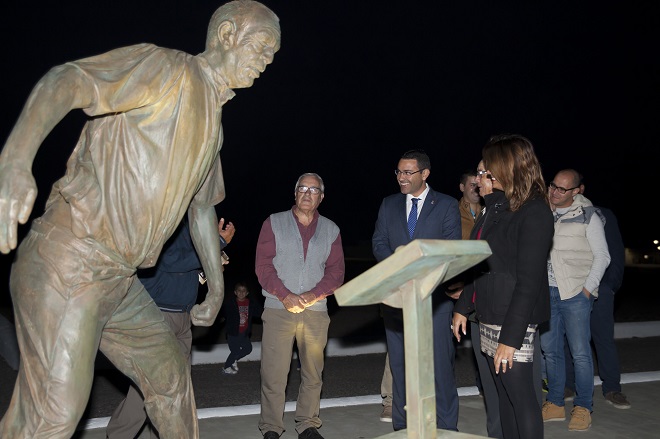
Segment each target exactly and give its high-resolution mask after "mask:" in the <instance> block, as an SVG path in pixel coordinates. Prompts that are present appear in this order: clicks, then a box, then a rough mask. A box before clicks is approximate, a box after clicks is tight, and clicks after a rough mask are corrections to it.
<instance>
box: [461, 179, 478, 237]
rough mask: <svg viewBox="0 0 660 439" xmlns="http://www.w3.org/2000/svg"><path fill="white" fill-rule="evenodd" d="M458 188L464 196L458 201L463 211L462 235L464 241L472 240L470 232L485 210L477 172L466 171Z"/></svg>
mask: <svg viewBox="0 0 660 439" xmlns="http://www.w3.org/2000/svg"><path fill="white" fill-rule="evenodd" d="M458 188H459V189H460V191H461V193H462V194H463V196H461V198H460V200H458V208H459V209H460V211H461V235H462V239H470V232H472V229H473V228H474V224H475V223H476V222H477V219H478V218H479V217H480V216H481V211H482V210H483V204H482V200H481V194H480V193H479V187H478V186H477V172H476V171H474V170H468V171H465V172H464V173H463V174H462V175H461V180H460V183H459V185H458Z"/></svg>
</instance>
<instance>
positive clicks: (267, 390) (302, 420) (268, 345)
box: [255, 173, 344, 439]
mask: <svg viewBox="0 0 660 439" xmlns="http://www.w3.org/2000/svg"><path fill="white" fill-rule="evenodd" d="M293 196H294V198H295V205H294V206H293V208H292V209H289V210H285V211H284V212H279V213H274V214H272V215H271V216H269V217H268V218H267V219H266V220H265V221H264V223H263V226H262V227H261V233H260V234H259V240H258V242H257V255H256V264H255V268H256V273H257V278H258V279H259V283H260V284H261V286H262V288H263V289H262V294H263V295H264V297H265V298H266V301H265V303H264V312H263V314H262V316H261V320H262V321H263V325H264V330H263V337H262V339H261V418H260V420H259V430H261V433H262V434H263V435H264V439H277V438H279V437H280V436H281V435H282V433H284V431H285V428H284V422H283V417H284V404H285V401H286V385H287V376H288V375H289V370H290V368H291V356H292V354H293V344H294V341H295V343H296V345H297V347H298V356H299V358H300V366H301V372H300V379H301V383H300V390H299V393H298V401H297V403H296V415H295V422H296V431H297V432H298V439H323V436H321V434H320V433H319V432H318V428H320V427H321V424H322V422H321V418H320V417H319V411H320V410H319V408H320V403H321V388H322V385H323V377H322V374H323V365H324V354H323V351H324V350H325V345H326V344H327V342H328V327H329V326H330V317H329V315H328V307H327V303H326V301H327V299H326V297H328V296H329V295H331V294H332V293H333V292H334V291H335V290H336V289H337V288H338V287H339V286H341V284H342V283H343V282H344V252H343V249H342V244H341V235H340V233H339V227H337V225H336V224H335V223H334V222H332V221H331V220H329V219H328V218H326V217H324V216H322V215H320V214H319V213H318V210H317V209H318V207H319V205H320V204H321V201H323V198H324V197H325V186H324V185H323V179H321V177H320V176H319V175H318V174H314V173H306V174H303V175H301V176H300V177H299V178H298V181H297V182H296V185H295V189H294V192H293Z"/></svg>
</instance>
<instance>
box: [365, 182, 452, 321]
mask: <svg viewBox="0 0 660 439" xmlns="http://www.w3.org/2000/svg"><path fill="white" fill-rule="evenodd" d="M412 239H461V214H460V211H459V209H458V200H456V199H455V198H454V197H450V196H449V195H445V194H442V193H440V192H436V191H434V190H433V189H431V187H429V193H428V195H427V196H426V199H425V200H424V205H423V206H422V210H421V212H420V213H419V217H418V220H417V225H416V226H415V233H414V234H413V237H412ZM412 239H410V237H409V236H408V217H407V216H406V195H405V194H402V193H398V194H394V195H390V196H388V197H385V198H384V199H383V202H382V203H381V205H380V209H379V211H378V219H377V220H376V229H375V231H374V235H373V238H372V250H373V253H374V256H375V258H376V261H378V262H380V261H382V260H383V259H385V258H387V257H388V256H390V255H391V254H392V253H394V250H396V249H397V248H398V247H399V246H402V245H406V244H408V243H409V242H410V241H412ZM440 290H442V291H441V294H439V293H440ZM444 291H445V289H444V287H442V286H441V287H439V288H438V289H437V290H436V291H435V292H434V293H433V295H434V299H436V296H437V299H441V300H442V301H443V302H446V303H447V305H445V306H448V308H447V310H446V311H447V312H450V311H451V309H452V308H453V303H452V302H451V300H450V299H449V297H448V296H447V295H445V292H444ZM445 299H446V300H445Z"/></svg>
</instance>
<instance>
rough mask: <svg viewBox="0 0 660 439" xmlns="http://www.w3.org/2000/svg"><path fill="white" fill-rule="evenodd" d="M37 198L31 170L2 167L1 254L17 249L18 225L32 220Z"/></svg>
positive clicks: (0, 179) (0, 204)
mask: <svg viewBox="0 0 660 439" xmlns="http://www.w3.org/2000/svg"><path fill="white" fill-rule="evenodd" d="M36 198H37V184H36V182H35V180H34V177H33V176H32V172H30V170H29V169H22V168H20V167H16V166H12V165H11V164H10V165H7V164H4V165H0V252H2V253H4V254H7V253H9V252H10V251H12V250H13V249H15V248H16V244H17V241H18V238H17V236H18V223H21V224H25V223H26V222H27V220H28V218H30V213H31V212H32V207H33V206H34V200H35V199H36Z"/></svg>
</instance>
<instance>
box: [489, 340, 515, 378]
mask: <svg viewBox="0 0 660 439" xmlns="http://www.w3.org/2000/svg"><path fill="white" fill-rule="evenodd" d="M515 352H516V348H514V347H511V346H507V345H505V344H502V343H500V344H498V345H497V351H495V358H493V363H494V364H495V373H496V374H499V373H500V367H502V373H506V371H507V369H513V354H514V353H515Z"/></svg>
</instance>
